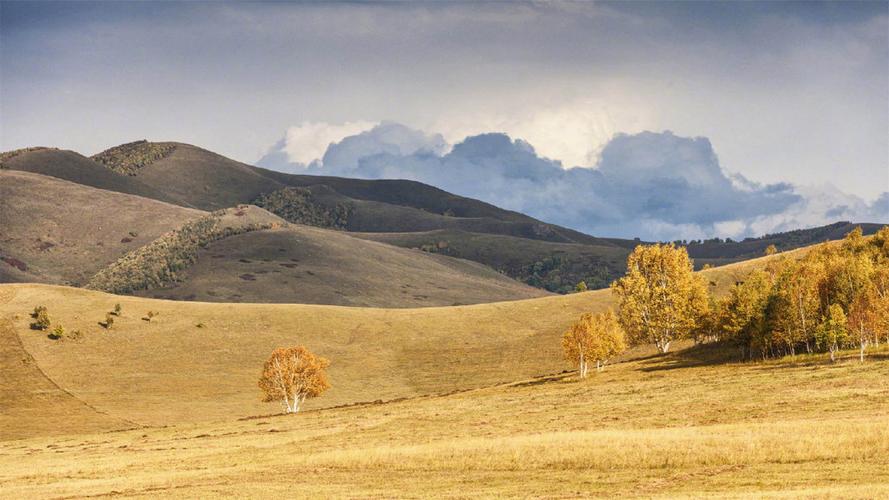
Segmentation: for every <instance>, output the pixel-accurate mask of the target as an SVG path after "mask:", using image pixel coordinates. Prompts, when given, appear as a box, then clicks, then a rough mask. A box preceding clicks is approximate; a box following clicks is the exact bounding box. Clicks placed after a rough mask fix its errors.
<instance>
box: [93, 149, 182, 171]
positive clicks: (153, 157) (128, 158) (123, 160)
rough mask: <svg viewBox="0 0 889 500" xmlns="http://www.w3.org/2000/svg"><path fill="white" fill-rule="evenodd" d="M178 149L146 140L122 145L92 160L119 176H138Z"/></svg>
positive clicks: (94, 156) (107, 150)
mask: <svg viewBox="0 0 889 500" xmlns="http://www.w3.org/2000/svg"><path fill="white" fill-rule="evenodd" d="M174 149H176V144H175V143H172V142H148V141H145V140H141V141H135V142H130V143H128V144H122V145H120V146H115V147H113V148H110V149H106V150H105V151H102V152H101V153H99V154H97V155H93V156H92V159H93V160H95V161H97V162H99V163H101V164H103V165H105V166H106V167H108V168H110V169H111V170H114V171H115V172H117V173H119V174H125V175H136V174H138V173H139V170H140V169H141V168H142V167H145V166H147V165H150V164H152V163H154V162H155V161H157V160H160V159H161V158H163V157H165V156H167V155H168V154H170V153H172V152H173V150H174Z"/></svg>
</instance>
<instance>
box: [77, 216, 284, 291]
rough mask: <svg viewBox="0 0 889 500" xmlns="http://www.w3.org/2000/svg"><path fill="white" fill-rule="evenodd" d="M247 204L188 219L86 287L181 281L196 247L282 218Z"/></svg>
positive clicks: (116, 288)
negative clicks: (246, 205)
mask: <svg viewBox="0 0 889 500" xmlns="http://www.w3.org/2000/svg"><path fill="white" fill-rule="evenodd" d="M256 212H257V211H256V210H250V209H249V207H242V208H237V209H229V210H219V211H216V212H213V213H211V214H209V215H205V216H203V217H201V218H199V219H196V220H192V221H189V222H187V223H185V224H184V225H183V226H182V227H179V228H177V229H175V230H173V231H170V232H168V233H166V234H164V235H163V236H161V237H160V238H158V239H156V240H154V241H152V242H151V243H149V244H148V245H145V246H143V247H140V248H137V249H136V250H133V251H132V252H129V253H127V254H126V255H124V256H123V257H121V258H120V259H118V260H117V261H116V262H114V263H113V264H111V265H110V266H108V267H106V268H105V269H102V270H101V271H99V272H98V273H96V275H95V276H93V278H92V279H91V280H90V281H89V283H87V284H86V287H87V288H91V289H93V290H102V291H104V292H109V293H118V294H120V293H132V292H135V291H137V290H147V289H151V288H157V287H160V286H164V285H167V284H171V283H175V282H178V281H181V279H180V277H179V274H178V273H179V272H181V271H183V270H185V269H186V268H187V267H188V266H190V265H191V264H194V262H195V261H196V260H197V256H198V250H200V249H201V248H205V247H207V245H209V244H210V243H212V242H214V241H217V240H221V239H223V238H228V237H229V236H233V235H235V234H241V233H246V232H250V231H258V230H261V229H272V228H275V227H280V226H281V225H282V221H280V219H278V220H276V219H277V218H276V217H270V216H269V215H270V214H268V212H265V211H262V212H260V213H256Z"/></svg>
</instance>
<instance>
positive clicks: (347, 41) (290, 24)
mask: <svg viewBox="0 0 889 500" xmlns="http://www.w3.org/2000/svg"><path fill="white" fill-rule="evenodd" d="M142 138H147V139H149V140H176V141H181V142H187V143H191V144H196V145H198V146H201V147H205V148H207V149H210V150H213V151H216V152H218V153H220V154H224V155H226V156H229V157H232V158H234V159H237V160H240V161H244V162H247V163H252V164H255V163H257V162H258V163H260V164H262V165H264V166H267V167H270V168H276V169H281V170H286V171H297V172H309V173H327V174H332V175H352V176H357V177H366V178H377V177H379V176H397V177H399V178H412V179H416V180H421V181H423V182H429V183H433V184H435V185H438V186H439V187H442V188H444V189H448V190H453V191H454V192H456V193H457V194H462V195H466V196H473V197H479V198H481V199H484V200H485V201H489V202H492V203H495V204H498V205H501V206H504V207H505V208H510V209H515V210H522V211H525V212H527V213H529V215H533V216H535V217H538V218H542V219H544V220H547V221H549V222H554V223H559V224H563V225H568V226H571V227H574V228H577V229H580V230H583V231H586V232H590V233H593V234H597V235H603V236H641V237H646V238H658V239H674V238H698V237H711V236H723V237H725V236H732V237H742V236H749V235H755V234H762V233H765V232H773V231H777V230H784V229H793V228H795V227H799V226H810V225H817V224H822V223H828V222H833V221H834V220H860V221H875V222H889V195H885V194H884V193H886V192H887V191H889V3H887V2H866V3H853V2H842V3H815V2H803V3H795V2H765V3H756V2H743V3H725V2H719V3H716V2H714V3H702V2H684V3H668V2H654V3H646V2H623V3H609V2H576V3H575V2H545V1H538V2H528V3H522V2H513V3H502V2H501V3H490V2H489V3H472V2H435V3H431V2H425V3H419V2H415V3H402V2H385V3H375V2H343V3H337V2H324V3H298V2H297V3H255V2H254V3H219V2H214V3H200V2H188V3H169V2H142V3H128V2H127V3H124V2H118V3H89V2H65V3H41V2H0V149H2V150H9V149H14V148H19V147H25V146H34V145H44V146H56V147H62V148H66V149H73V150H76V151H79V152H81V153H84V154H94V153H96V152H99V151H101V150H103V149H105V148H107V147H110V146H113V145H116V144H120V143H123V142H129V141H132V140H136V139H142ZM343 143H345V145H343ZM461 146H462V147H461ZM479 148H481V149H479ZM470 153H471V154H470ZM325 158H327V160H326V161H325ZM420 160H422V161H420ZM381 162H382V163H381ZM383 163H385V164H383ZM575 167H579V168H575ZM436 169H439V170H440V169H452V171H453V172H452V173H451V174H452V175H441V172H437V171H436ZM458 173H459V174H458ZM568 197H571V199H569V198H568ZM677 197H678V198H679V199H676V198H677ZM578 205H579V206H580V208H578Z"/></svg>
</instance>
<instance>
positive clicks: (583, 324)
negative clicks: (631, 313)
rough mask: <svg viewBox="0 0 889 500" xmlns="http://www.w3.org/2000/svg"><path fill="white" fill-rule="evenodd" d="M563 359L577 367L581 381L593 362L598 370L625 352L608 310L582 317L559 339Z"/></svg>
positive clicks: (621, 339)
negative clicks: (563, 355) (563, 354)
mask: <svg viewBox="0 0 889 500" xmlns="http://www.w3.org/2000/svg"><path fill="white" fill-rule="evenodd" d="M562 349H563V351H564V353H565V358H566V359H567V360H568V361H570V362H572V363H573V364H574V365H576V366H577V367H578V369H579V374H580V377H581V378H585V377H586V376H587V372H588V371H589V366H590V365H591V364H592V363H593V362H595V363H596V371H601V370H602V369H603V368H604V367H605V365H606V364H608V362H609V361H610V360H611V359H612V358H614V357H615V356H617V355H618V354H620V353H622V352H624V351H625V350H626V349H627V343H626V339H625V337H624V331H623V329H622V328H621V327H620V324H619V323H618V321H617V316H616V315H615V314H614V312H613V311H611V310H610V309H609V310H608V311H607V312H604V313H599V314H589V313H587V314H584V315H583V316H581V317H580V319H579V320H577V322H575V323H574V324H573V325H571V327H570V328H569V329H568V331H566V332H565V334H564V335H563V336H562Z"/></svg>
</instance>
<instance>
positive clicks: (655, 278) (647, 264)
mask: <svg viewBox="0 0 889 500" xmlns="http://www.w3.org/2000/svg"><path fill="white" fill-rule="evenodd" d="M611 289H612V290H613V291H614V293H615V295H617V298H618V300H619V303H620V323H621V325H622V326H623V328H624V330H625V331H626V332H627V335H628V336H629V338H630V341H631V343H634V344H640V343H652V344H654V345H655V346H656V347H657V349H658V351H660V352H661V353H666V352H667V351H668V350H669V349H670V344H672V343H673V342H674V341H675V340H678V339H681V338H684V337H686V336H688V335H689V333H690V332H691V331H692V329H693V328H694V327H695V325H696V323H697V321H698V318H699V317H700V316H701V315H703V314H706V312H707V311H708V309H709V302H708V300H709V299H708V296H707V287H706V284H705V283H704V280H703V278H702V277H700V276H698V275H695V274H694V273H693V268H692V262H691V260H690V259H689V258H688V252H687V251H686V250H685V248H684V247H680V248H677V247H675V246H673V245H670V244H665V245H649V246H645V245H639V246H637V247H636V249H635V250H633V253H632V254H630V257H629V258H628V259H627V274H626V275H625V276H624V277H623V278H621V279H619V280H617V281H615V282H614V283H613V284H612V285H611Z"/></svg>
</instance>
